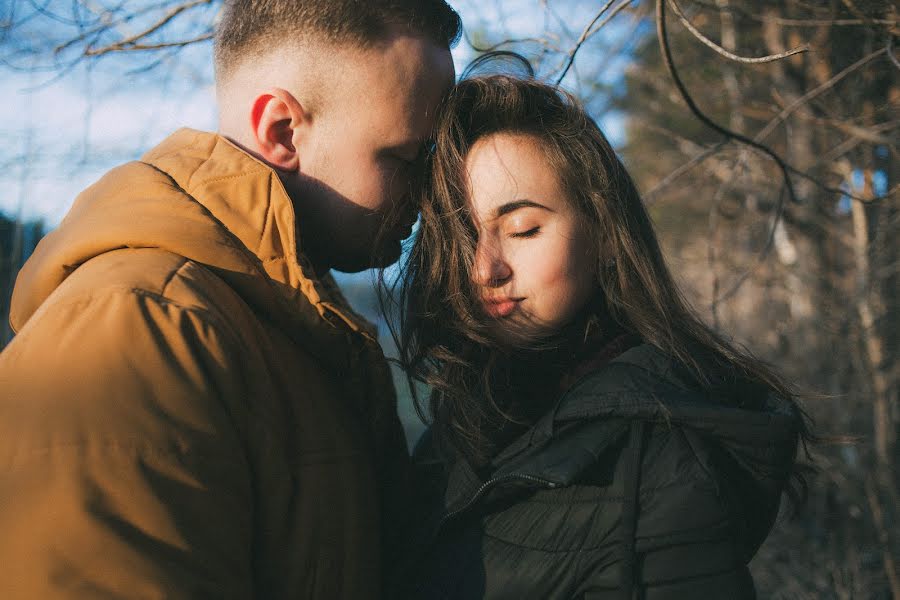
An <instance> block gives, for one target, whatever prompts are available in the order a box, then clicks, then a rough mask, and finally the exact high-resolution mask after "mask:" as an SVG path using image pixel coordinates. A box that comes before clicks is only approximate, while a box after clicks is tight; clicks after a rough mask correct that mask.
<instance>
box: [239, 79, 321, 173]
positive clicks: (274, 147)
mask: <svg viewBox="0 0 900 600" xmlns="http://www.w3.org/2000/svg"><path fill="white" fill-rule="evenodd" d="M307 126H309V115H308V114H307V113H306V111H305V110H304V109H303V106H302V105H301V104H300V102H298V101H297V99H296V98H294V96H293V94H291V93H290V92H288V91H286V90H283V89H281V88H272V89H270V90H268V91H267V92H265V93H263V94H260V95H259V96H257V97H256V99H254V100H253V106H252V107H251V110H250V129H251V131H252V132H253V136H254V138H255V140H256V152H257V153H258V154H259V155H260V156H261V157H262V158H263V159H264V160H265V161H266V162H268V163H269V164H270V165H272V166H273V167H275V168H276V169H279V170H282V171H297V170H298V168H299V166H300V155H299V153H298V151H297V147H296V140H297V139H298V137H299V136H298V135H297V134H298V133H300V129H301V128H303V127H307Z"/></svg>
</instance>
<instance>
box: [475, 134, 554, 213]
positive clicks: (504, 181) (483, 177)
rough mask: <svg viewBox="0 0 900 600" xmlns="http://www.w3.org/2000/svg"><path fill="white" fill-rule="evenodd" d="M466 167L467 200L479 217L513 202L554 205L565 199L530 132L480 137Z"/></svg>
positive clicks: (552, 170) (551, 206)
mask: <svg viewBox="0 0 900 600" xmlns="http://www.w3.org/2000/svg"><path fill="white" fill-rule="evenodd" d="M465 167H466V177H467V185H468V192H469V198H468V201H469V203H470V204H471V206H472V208H473V209H474V210H475V211H476V212H477V213H478V214H479V215H480V218H486V217H488V216H503V215H502V214H499V213H501V212H503V211H502V208H503V207H504V206H506V205H508V204H509V203H513V202H523V201H530V202H533V203H537V204H540V205H545V206H549V207H550V208H554V207H555V206H556V205H558V204H559V203H560V202H565V201H566V198H565V195H564V194H563V190H562V187H561V185H560V181H559V177H558V175H557V173H556V172H555V170H554V169H553V167H552V165H551V164H550V162H549V161H548V160H547V157H546V155H545V154H544V151H543V150H542V149H541V147H540V142H539V140H538V139H537V138H536V137H535V136H533V135H529V134H520V133H497V134H492V135H490V136H487V137H485V138H482V139H479V140H478V141H477V142H476V143H475V144H474V145H473V146H472V148H471V149H470V150H469V153H468V154H467V156H466V163H465ZM520 208H527V206H521V207H520ZM506 212H510V211H506Z"/></svg>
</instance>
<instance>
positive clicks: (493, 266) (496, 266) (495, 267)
mask: <svg viewBox="0 0 900 600" xmlns="http://www.w3.org/2000/svg"><path fill="white" fill-rule="evenodd" d="M511 277H512V268H511V267H510V266H509V263H507V262H506V260H505V259H504V257H503V253H502V252H501V249H500V248H498V247H497V246H496V245H495V244H490V243H484V242H480V243H479V244H478V246H477V247H476V248H475V273H474V281H475V283H476V284H477V285H480V286H483V287H499V286H501V285H503V284H504V283H506V282H507V281H509V279H510V278H511Z"/></svg>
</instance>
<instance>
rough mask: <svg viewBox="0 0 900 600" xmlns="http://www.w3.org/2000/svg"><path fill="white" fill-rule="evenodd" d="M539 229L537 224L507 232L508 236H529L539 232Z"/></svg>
mask: <svg viewBox="0 0 900 600" xmlns="http://www.w3.org/2000/svg"><path fill="white" fill-rule="evenodd" d="M540 231H541V227H540V225H538V226H536V227H532V228H531V229H524V230H521V231H514V232H512V233H510V234H509V237H512V238H531V237H534V236H536V235H537V234H538V233H540Z"/></svg>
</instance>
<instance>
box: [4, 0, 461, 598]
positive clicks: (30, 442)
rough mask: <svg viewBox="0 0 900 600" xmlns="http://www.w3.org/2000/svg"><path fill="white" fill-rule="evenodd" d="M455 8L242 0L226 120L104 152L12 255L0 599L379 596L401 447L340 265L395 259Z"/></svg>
mask: <svg viewBox="0 0 900 600" xmlns="http://www.w3.org/2000/svg"><path fill="white" fill-rule="evenodd" d="M459 27H460V25H459V20H458V17H457V15H456V13H454V12H453V11H452V9H450V8H449V7H448V6H447V5H446V4H445V2H444V1H443V0H393V1H387V0H385V1H381V0H368V1H366V2H357V1H353V0H232V1H230V2H226V4H225V7H224V9H223V14H222V17H221V21H220V23H219V26H218V30H217V38H216V78H217V92H218V93H217V96H218V101H219V105H220V106H219V108H220V115H221V117H220V135H214V134H208V133H202V132H197V131H189V130H181V131H178V132H176V133H175V134H174V135H172V136H171V137H169V138H168V139H167V140H165V141H164V142H163V143H162V144H160V145H159V146H158V147H157V148H155V149H153V150H151V151H150V152H149V153H147V154H146V155H145V156H144V157H143V158H142V160H141V161H139V162H133V163H129V164H126V165H124V166H122V167H119V168H117V169H114V170H113V171H111V172H110V173H108V174H107V175H106V176H105V177H103V178H102V179H101V180H100V181H99V182H98V183H96V184H95V185H93V186H91V187H90V188H88V189H87V190H86V191H85V192H83V193H82V194H81V195H80V196H79V198H78V199H77V200H76V202H75V204H74V206H73V207H72V210H71V211H70V213H69V214H68V215H67V216H66V218H65V220H64V221H63V223H62V224H61V225H60V227H59V228H58V229H57V230H56V231H55V232H53V233H52V234H51V235H49V236H48V237H47V238H46V239H45V240H44V241H43V242H42V243H41V245H40V246H39V248H38V249H37V250H36V252H35V254H34V256H33V257H32V258H31V260H29V262H28V263H27V264H26V265H25V267H24V268H23V270H22V272H21V274H20V275H19V279H18V281H17V285H16V289H15V292H14V299H13V307H12V310H11V318H10V321H11V323H12V325H13V327H14V328H15V329H16V331H17V332H18V335H17V337H16V338H15V339H14V340H13V342H12V343H11V344H10V345H9V346H8V347H7V349H6V350H5V351H4V352H3V354H2V355H0V531H2V532H3V536H2V538H0V573H2V576H0V597H2V598H4V599H12V598H35V599H37V598H40V599H42V600H44V599H53V598H93V597H102V598H162V597H165V598H323V599H328V600H336V599H340V598H354V599H358V598H375V597H378V596H379V595H380V588H381V574H382V568H383V566H384V565H383V562H384V552H385V549H386V548H388V547H389V546H390V543H389V539H390V533H391V531H392V521H391V519H392V513H396V512H397V511H398V510H399V507H400V506H401V503H400V501H401V499H402V495H403V487H402V485H403V482H404V476H405V468H406V462H405V461H406V460H407V457H406V447H405V443H404V441H403V435H402V431H401V428H400V425H399V421H398V418H397V415H396V412H395V408H396V407H395V401H394V397H393V388H392V386H391V382H390V376H389V371H388V369H387V366H386V364H385V361H384V358H383V356H382V355H381V352H380V349H379V348H378V346H377V344H376V343H375V341H374V338H373V336H372V334H371V333H370V332H369V331H368V327H367V326H366V324H364V323H363V322H362V321H361V320H360V319H359V317H357V316H356V315H355V314H354V313H353V312H351V311H350V309H349V308H348V307H347V306H346V304H345V302H344V301H343V299H342V298H341V296H340V294H339V293H338V291H337V289H336V286H335V285H334V282H333V280H332V279H331V277H330V276H329V275H328V272H329V270H331V269H339V270H343V271H358V270H361V269H365V268H368V267H370V266H381V265H386V264H390V263H391V262H393V261H395V260H396V259H397V258H398V256H399V247H400V246H399V242H400V240H401V238H403V237H406V236H408V235H409V232H410V226H411V225H410V222H411V221H412V219H413V216H414V210H413V209H412V208H411V207H410V206H409V204H410V203H409V199H410V197H411V190H410V186H411V184H412V182H413V181H414V179H415V177H414V175H415V169H416V161H417V157H418V154H419V153H420V151H421V148H422V146H423V143H424V142H425V140H426V138H427V137H428V136H429V133H430V131H429V130H430V126H431V122H432V119H433V116H434V112H435V110H436V108H437V106H438V104H439V102H440V99H441V97H442V95H443V94H444V93H445V91H446V90H447V89H448V88H449V87H450V86H451V85H452V82H453V79H454V74H453V66H452V61H451V58H450V53H449V46H450V45H452V43H453V42H454V41H455V40H456V38H457V37H458V35H459ZM389 213H390V214H398V215H400V217H399V218H397V219H394V220H393V221H391V222H390V223H388V224H387V225H385V221H384V219H385V215H386V214H389Z"/></svg>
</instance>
